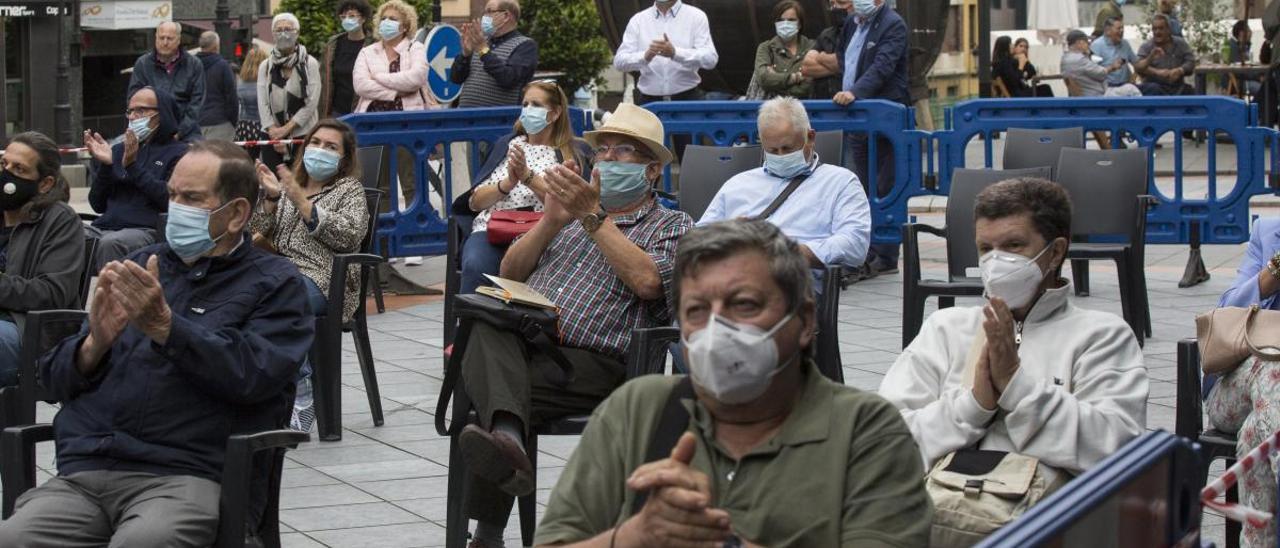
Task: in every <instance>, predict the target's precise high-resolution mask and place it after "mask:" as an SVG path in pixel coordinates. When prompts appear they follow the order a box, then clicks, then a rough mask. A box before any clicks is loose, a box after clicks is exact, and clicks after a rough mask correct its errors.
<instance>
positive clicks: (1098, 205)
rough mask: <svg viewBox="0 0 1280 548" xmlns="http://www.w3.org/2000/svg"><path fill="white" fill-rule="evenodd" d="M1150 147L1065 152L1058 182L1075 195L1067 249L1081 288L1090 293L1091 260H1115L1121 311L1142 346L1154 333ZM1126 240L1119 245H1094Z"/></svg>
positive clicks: (1074, 275)
mask: <svg viewBox="0 0 1280 548" xmlns="http://www.w3.org/2000/svg"><path fill="white" fill-rule="evenodd" d="M1147 157H1148V150H1147V149H1146V148H1130V149H1116V150H1085V149H1071V148H1067V149H1063V150H1062V157H1061V158H1060V160H1059V163H1058V184H1061V185H1062V186H1063V187H1064V188H1066V190H1067V192H1068V193H1069V194H1070V195H1071V202H1072V206H1073V207H1072V215H1071V234H1072V239H1073V240H1077V239H1078V240H1082V241H1075V242H1072V243H1071V247H1070V249H1069V250H1068V251H1067V258H1068V259H1070V260H1071V274H1072V278H1074V281H1075V285H1076V289H1077V290H1078V291H1083V292H1084V293H1085V294H1087V292H1088V286H1089V282H1088V267H1087V263H1086V262H1085V261H1091V260H1095V261H1096V260H1105V261H1115V263H1116V270H1117V274H1118V277H1119V286H1120V301H1121V309H1122V310H1123V312H1124V319H1125V322H1126V323H1128V324H1129V326H1130V327H1131V328H1133V334H1134V335H1135V336H1136V337H1137V338H1138V344H1142V343H1143V341H1144V338H1145V337H1149V336H1150V335H1151V325H1150V324H1151V313H1150V307H1149V305H1148V304H1147V282H1146V279H1147V276H1146V267H1145V266H1144V264H1143V263H1144V261H1145V258H1146V252H1145V250H1146V234H1147V208H1148V207H1149V206H1150V205H1151V204H1153V203H1155V198H1154V197H1152V196H1150V195H1148V194H1147ZM1117 236H1119V237H1122V238H1123V240H1124V241H1122V242H1118V243H1111V242H1097V241H1089V240H1091V239H1092V240H1096V239H1098V238H1099V237H1111V238H1115V237H1117Z"/></svg>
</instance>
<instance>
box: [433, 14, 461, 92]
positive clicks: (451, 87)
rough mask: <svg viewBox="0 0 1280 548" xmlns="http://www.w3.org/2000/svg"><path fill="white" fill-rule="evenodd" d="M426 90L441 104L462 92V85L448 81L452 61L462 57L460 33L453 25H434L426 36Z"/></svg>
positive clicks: (451, 69)
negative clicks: (427, 67)
mask: <svg viewBox="0 0 1280 548" xmlns="http://www.w3.org/2000/svg"><path fill="white" fill-rule="evenodd" d="M425 44H426V46H427V64H428V65H429V66H430V67H431V70H428V71H427V89H429V90H431V95H433V96H435V98H436V100H437V101H439V102H441V103H448V102H450V101H452V100H454V99H456V98H457V97H458V94H459V93H461V92H462V84H455V83H453V82H451V81H449V74H450V73H451V72H453V60H454V58H455V57H457V56H459V55H462V33H460V32H458V29H457V28H455V27H454V26H453V25H448V24H441V25H436V27H435V28H434V29H431V32H430V33H428V34H427V39H426V40H425Z"/></svg>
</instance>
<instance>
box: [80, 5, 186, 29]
mask: <svg viewBox="0 0 1280 548" xmlns="http://www.w3.org/2000/svg"><path fill="white" fill-rule="evenodd" d="M172 20H173V3H172V2H170V1H169V0H114V1H113V0H106V1H98V2H85V3H83V4H81V5H80V25H81V26H83V27H84V28H89V29H105V30H125V29H153V28H155V27H156V25H159V24H160V23H163V22H165V21H172Z"/></svg>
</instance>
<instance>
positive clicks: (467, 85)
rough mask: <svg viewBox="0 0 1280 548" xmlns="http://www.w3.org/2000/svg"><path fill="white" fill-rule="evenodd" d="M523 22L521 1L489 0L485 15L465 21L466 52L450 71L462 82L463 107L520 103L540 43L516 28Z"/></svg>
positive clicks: (531, 74)
mask: <svg viewBox="0 0 1280 548" xmlns="http://www.w3.org/2000/svg"><path fill="white" fill-rule="evenodd" d="M519 23H520V3H519V2H517V1H516V0H489V2H488V3H486V4H485V6H484V17H481V18H480V20H479V21H476V22H472V23H466V24H464V25H462V55H459V56H458V57H457V58H456V59H454V60H453V72H452V73H451V74H450V75H449V79H450V80H452V81H453V83H455V84H462V93H461V94H459V95H458V106H459V107H461V108H467V107H505V106H515V105H519V104H520V99H521V97H520V92H521V90H523V89H524V86H525V85H526V84H528V83H529V82H530V81H532V80H533V72H534V70H536V69H537V68H538V43H537V42H534V41H533V39H532V38H529V37H528V36H525V35H523V34H520V31H519V30H516V27H517V26H518V25H519Z"/></svg>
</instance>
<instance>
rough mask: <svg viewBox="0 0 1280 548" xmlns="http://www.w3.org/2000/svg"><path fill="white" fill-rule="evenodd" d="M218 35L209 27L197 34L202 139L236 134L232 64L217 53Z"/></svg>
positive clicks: (237, 107) (230, 137) (237, 114)
mask: <svg viewBox="0 0 1280 548" xmlns="http://www.w3.org/2000/svg"><path fill="white" fill-rule="evenodd" d="M220 47H221V38H220V37H219V36H218V33H216V32H213V31H211V30H207V31H204V32H203V33H201V34H200V53H197V54H196V58H198V59H200V63H202V64H203V66H204V106H203V107H201V108H200V133H202V134H204V138H205V139H220V140H223V141H231V140H234V139H235V137H236V126H235V121H236V120H239V119H240V103H239V96H237V95H236V76H235V75H234V74H232V73H231V65H230V64H229V63H227V60H226V59H223V58H222V55H219V53H218V51H219V49H220Z"/></svg>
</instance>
